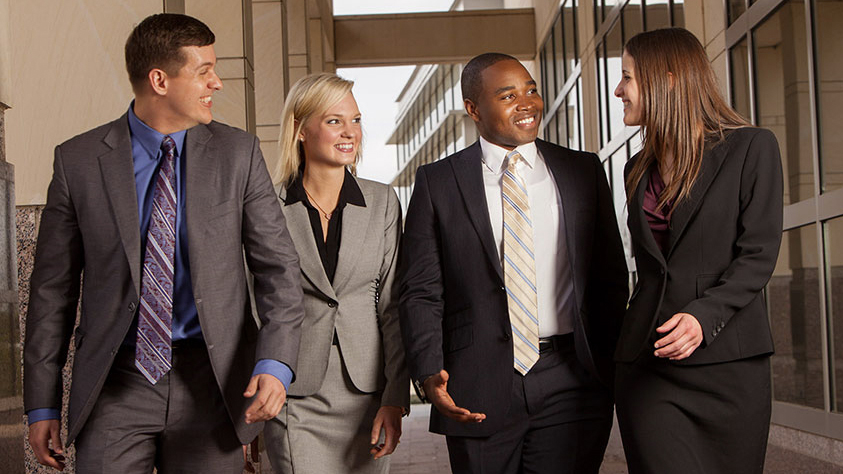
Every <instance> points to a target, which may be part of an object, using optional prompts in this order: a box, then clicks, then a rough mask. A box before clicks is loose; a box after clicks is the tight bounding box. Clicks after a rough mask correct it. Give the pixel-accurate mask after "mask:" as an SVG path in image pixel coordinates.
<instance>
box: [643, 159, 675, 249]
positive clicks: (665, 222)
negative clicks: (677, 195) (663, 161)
mask: <svg viewBox="0 0 843 474" xmlns="http://www.w3.org/2000/svg"><path fill="white" fill-rule="evenodd" d="M664 188H665V184H664V181H663V180H662V177H661V175H660V174H659V170H658V168H657V167H653V170H652V171H651V172H650V179H649V181H648V182H647V188H646V189H645V190H644V214H645V215H646V216H647V223H648V224H650V230H651V231H652V232H653V238H654V239H655V240H656V244H657V245H658V246H659V249H661V251H662V253H667V250H668V248H667V247H668V242H669V241H670V240H669V239H670V211H671V208H672V207H673V201H671V202H668V203H667V204H665V206H664V207H663V208H662V209H661V210H660V211H656V208H657V207H658V205H659V196H661V194H662V191H664Z"/></svg>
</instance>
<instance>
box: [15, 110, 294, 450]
mask: <svg viewBox="0 0 843 474" xmlns="http://www.w3.org/2000/svg"><path fill="white" fill-rule="evenodd" d="M184 147H185V155H184V156H185V160H186V162H185V179H186V183H185V190H186V192H185V193H186V202H185V212H186V224H187V235H188V246H189V249H190V275H191V280H192V285H193V296H194V298H195V301H196V309H197V310H198V313H199V322H200V324H201V327H202V334H203V337H204V338H205V343H206V345H207V348H208V353H209V355H210V360H211V364H212V366H213V370H214V373H215V375H216V379H217V383H218V385H219V388H220V390H221V392H222V394H223V396H224V398H225V401H226V408H227V409H228V413H229V415H230V416H231V419H232V421H233V423H234V426H235V428H236V430H237V433H238V436H239V437H240V440H241V441H242V442H244V443H246V442H249V441H251V440H252V439H253V438H254V437H255V436H256V435H257V433H258V432H259V431H260V430H261V428H262V426H261V424H254V425H248V426H247V425H246V424H245V421H244V416H243V414H244V412H245V409H246V407H247V406H248V405H247V404H248V403H249V400H247V399H245V398H244V397H243V395H242V393H243V391H244V390H245V388H246V385H247V384H248V381H249V378H250V376H251V372H252V369H253V368H254V364H255V361H256V360H257V359H275V360H279V361H282V362H284V363H286V364H287V365H289V366H290V367H291V368H292V369H293V370H294V371H295V367H296V356H297V354H298V346H299V334H300V324H301V320H302V317H303V310H302V302H301V289H300V286H299V284H298V273H299V266H298V258H297V255H296V253H295V249H294V248H293V246H292V242H291V241H290V237H289V233H288V232H287V226H286V224H285V222H284V216H283V214H282V213H281V212H280V209H279V208H278V203H277V201H276V199H275V196H274V190H273V188H272V184H271V182H270V179H269V174H268V172H267V170H266V165H265V164H264V161H263V157H262V155H261V152H260V148H259V147H258V140H257V139H256V138H255V137H254V136H252V135H250V134H247V133H245V132H243V131H242V130H238V129H235V128H232V127H228V126H226V125H222V124H219V123H216V122H212V123H210V124H209V125H198V126H196V127H194V128H191V129H190V130H188V132H187V136H186V138H185V145H184ZM135 194H136V193H135V182H134V174H133V165H132V144H131V138H130V135H129V125H128V117H127V116H126V115H123V116H122V117H120V118H119V119H117V120H116V121H114V122H111V123H109V124H106V125H103V126H101V127H98V128H95V129H93V130H91V131H88V132H86V133H83V134H82V135H79V136H77V137H75V138H72V139H70V140H68V141H67V142H65V143H63V144H61V145H59V146H57V147H56V152H55V162H54V171H53V179H52V182H51V183H50V187H49V191H48V194H47V205H46V207H45V209H44V213H43V216H42V218H41V228H40V231H39V234H38V245H37V249H36V254H35V268H34V271H33V274H32V280H31V287H32V291H31V296H30V303H29V313H28V315H27V324H26V343H25V348H24V404H25V408H26V410H32V409H36V408H58V407H61V401H62V378H61V372H62V367H63V366H64V364H65V360H66V358H67V352H68V345H69V343H70V339H71V331H72V330H73V327H74V321H75V320H76V309H77V303H78V300H79V292H80V275H81V276H82V285H81V289H82V291H81V292H82V312H81V317H80V320H79V325H78V328H77V329H76V333H75V336H74V341H75V345H76V354H75V357H74V362H73V381H72V386H71V390H70V409H69V416H68V431H69V433H68V434H69V435H68V439H67V442H68V443H70V442H72V441H73V439H74V438H75V437H76V435H77V434H78V433H79V431H80V430H81V428H82V426H83V425H84V423H85V420H86V419H87V417H88V415H89V413H90V411H91V409H92V408H93V406H94V404H95V402H96V401H97V398H98V396H99V393H100V390H101V389H102V386H103V383H104V381H105V378H106V375H107V374H108V372H109V369H110V367H111V364H112V362H113V360H114V356H115V354H116V353H117V350H118V349H119V348H120V345H121V343H122V342H123V339H124V338H125V336H126V333H127V331H128V329H129V327H130V325H131V323H132V320H133V319H134V317H135V313H136V310H137V305H138V301H139V294H140V282H141V276H140V273H141V267H142V262H141V246H140V225H139V223H138V220H139V219H138V206H137V196H136V195H135ZM244 259H245V260H244ZM244 261H245V264H246V265H248V268H249V270H250V271H251V273H252V274H253V275H254V282H255V301H256V306H257V313H258V314H259V315H260V319H261V323H262V327H261V328H260V329H259V328H258V325H257V324H256V322H255V320H254V318H253V317H252V315H251V308H250V300H249V295H248V292H247V286H246V266H245V265H244Z"/></svg>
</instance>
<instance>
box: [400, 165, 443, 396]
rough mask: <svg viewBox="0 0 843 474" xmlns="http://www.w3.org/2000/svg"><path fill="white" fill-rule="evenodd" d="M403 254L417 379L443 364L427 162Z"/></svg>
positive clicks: (406, 322)
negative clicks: (426, 170)
mask: <svg viewBox="0 0 843 474" xmlns="http://www.w3.org/2000/svg"><path fill="white" fill-rule="evenodd" d="M401 249H402V250H401V257H400V271H399V274H400V277H399V282H400V283H399V285H400V290H399V291H400V302H399V314H400V319H401V336H402V338H403V340H404V349H405V351H406V354H407V364H408V366H409V368H410V376H411V377H412V378H413V379H414V380H421V379H422V378H423V377H425V376H428V375H431V374H435V373H438V372H439V371H440V370H442V368H443V367H444V356H443V352H442V314H443V309H444V301H443V291H444V289H443V286H442V278H443V275H442V267H441V264H440V250H439V243H438V235H437V232H436V215H435V212H434V209H433V203H432V201H431V196H430V189H429V187H428V180H427V175H426V173H425V169H424V167H421V168H419V170H418V171H417V172H416V181H415V187H414V189H413V196H412V198H411V199H410V205H409V207H408V208H407V221H406V223H405V225H404V240H403V243H402V247H401Z"/></svg>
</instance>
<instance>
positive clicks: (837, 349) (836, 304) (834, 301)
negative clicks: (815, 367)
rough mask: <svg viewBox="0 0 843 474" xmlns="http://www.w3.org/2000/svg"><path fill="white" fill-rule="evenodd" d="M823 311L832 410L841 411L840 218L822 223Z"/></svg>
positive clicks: (842, 264)
mask: <svg viewBox="0 0 843 474" xmlns="http://www.w3.org/2000/svg"><path fill="white" fill-rule="evenodd" d="M825 238H826V240H825V252H826V253H825V255H826V260H825V277H826V288H827V289H828V290H827V306H826V307H827V311H828V318H829V319H830V320H831V344H832V349H831V354H832V371H833V374H834V389H835V390H834V392H835V399H834V401H833V403H832V409H833V410H834V411H836V412H838V413H839V412H843V217H838V218H835V219H832V220H830V221H828V222H827V223H826V224H825Z"/></svg>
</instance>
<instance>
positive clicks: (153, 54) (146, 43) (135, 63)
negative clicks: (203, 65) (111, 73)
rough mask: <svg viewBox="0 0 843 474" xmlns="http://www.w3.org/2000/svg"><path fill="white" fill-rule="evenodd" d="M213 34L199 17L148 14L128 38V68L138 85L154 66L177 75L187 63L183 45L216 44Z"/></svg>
mask: <svg viewBox="0 0 843 474" xmlns="http://www.w3.org/2000/svg"><path fill="white" fill-rule="evenodd" d="M214 39H215V38H214V33H213V32H212V31H211V29H210V28H208V25H206V24H204V23H202V22H201V21H199V20H197V19H196V18H193V17H190V16H187V15H180V14H178V13H158V14H156V15H151V16H148V17H146V18H145V19H144V20H143V21H142V22H140V23H139V24H138V26H136V27H135V29H134V30H132V34H130V35H129V39H128V40H126V70H127V71H128V72H129V81H131V83H132V87H133V88H136V87H137V86H139V85H140V84H142V83H143V82H144V81H145V80H146V76H147V75H148V74H149V71H151V70H152V69H155V68H159V69H162V70H164V72H166V73H167V74H169V75H172V76H176V75H178V72H179V69H181V67H182V66H184V63H185V57H184V54H182V51H181V48H182V46H208V45H211V44H214Z"/></svg>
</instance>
